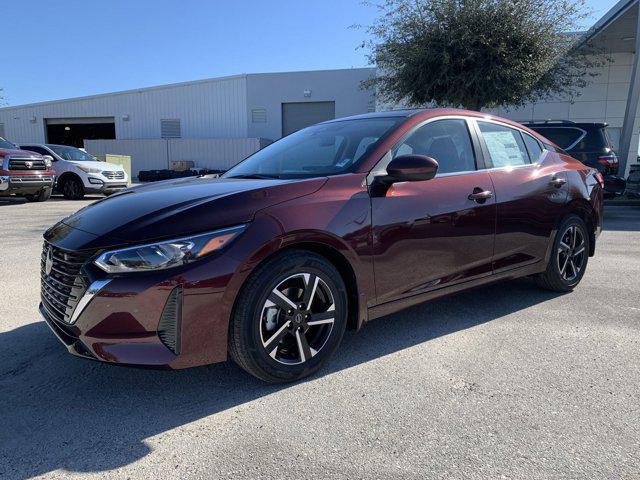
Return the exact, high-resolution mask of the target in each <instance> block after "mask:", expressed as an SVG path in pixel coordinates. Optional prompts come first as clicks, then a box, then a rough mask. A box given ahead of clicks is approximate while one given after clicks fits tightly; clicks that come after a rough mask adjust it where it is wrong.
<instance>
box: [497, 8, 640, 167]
mask: <svg viewBox="0 0 640 480" xmlns="http://www.w3.org/2000/svg"><path fill="white" fill-rule="evenodd" d="M637 32H638V0H621V1H619V2H618V3H617V4H615V5H614V6H613V7H612V8H611V9H610V10H609V11H608V12H607V13H606V14H605V15H604V16H603V17H602V18H601V19H600V20H599V21H598V22H596V24H595V25H594V26H593V27H592V28H591V29H590V30H589V31H588V32H587V37H588V38H589V39H590V40H591V41H593V42H594V44H596V45H597V46H599V47H602V48H603V49H604V51H605V52H606V53H608V54H609V55H610V56H611V58H612V60H613V62H612V63H608V64H607V65H605V66H604V67H602V68H599V69H598V70H597V73H598V76H596V77H594V78H593V79H592V80H591V82H592V83H591V84H590V85H588V86H587V87H586V88H584V89H583V90H582V92H581V95H580V96H579V97H577V98H576V99H574V101H573V102H571V101H570V100H569V99H566V98H565V99H563V98H558V99H552V100H544V101H540V102H536V103H533V104H529V105H525V106H524V107H522V108H518V109H509V108H500V109H495V110H492V111H491V113H495V114H496V115H500V116H503V117H507V118H510V119H512V120H516V121H535V120H548V119H558V120H571V121H575V122H606V123H608V124H609V127H608V131H609V134H610V136H611V139H612V141H613V142H614V147H615V149H616V151H617V152H618V155H619V157H620V159H621V162H622V161H623V159H626V170H627V172H628V171H629V165H630V164H635V163H636V161H637V160H636V159H637V156H638V141H639V139H640V136H639V129H640V122H639V120H640V115H639V112H638V94H639V91H640V76H639V75H636V74H635V73H634V72H635V71H636V70H637V68H638V60H639V58H640V57H639V56H638V55H636V54H635V52H637V51H638V48H639V46H640V43H639V41H640V36H639V35H638V33H637ZM625 117H626V118H625ZM625 177H626V175H625Z"/></svg>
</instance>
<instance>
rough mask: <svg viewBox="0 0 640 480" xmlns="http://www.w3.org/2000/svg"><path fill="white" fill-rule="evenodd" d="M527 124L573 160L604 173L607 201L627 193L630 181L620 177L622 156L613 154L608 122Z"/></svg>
mask: <svg viewBox="0 0 640 480" xmlns="http://www.w3.org/2000/svg"><path fill="white" fill-rule="evenodd" d="M523 125H526V126H527V127H529V128H530V129H532V130H535V131H536V132H538V133H540V135H542V136H544V137H546V138H548V139H549V140H551V141H552V142H553V143H555V144H556V145H558V146H559V147H560V148H562V149H563V150H564V151H565V152H567V154H569V155H571V156H572V157H573V158H576V159H578V160H580V161H581V162H582V163H584V164H585V165H587V166H589V167H592V168H595V169H597V170H598V171H599V172H600V173H602V176H603V177H604V190H605V198H612V197H615V196H616V195H622V194H623V193H624V191H625V189H626V182H625V180H624V178H623V177H620V176H618V157H617V156H616V154H615V152H614V151H613V144H612V142H611V138H609V134H608V133H607V124H606V123H575V122H571V121H569V120H546V121H544V122H531V123H524V124H523Z"/></svg>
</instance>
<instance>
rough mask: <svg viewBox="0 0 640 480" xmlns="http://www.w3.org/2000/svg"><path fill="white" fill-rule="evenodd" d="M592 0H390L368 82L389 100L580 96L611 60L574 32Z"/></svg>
mask: <svg viewBox="0 0 640 480" xmlns="http://www.w3.org/2000/svg"><path fill="white" fill-rule="evenodd" d="M584 1H585V0H386V1H385V2H383V3H378V4H373V5H375V6H377V7H378V8H379V9H380V12H381V15H380V16H379V17H378V18H377V19H376V20H375V21H374V22H373V24H372V25H370V26H369V27H368V28H367V33H368V34H369V37H370V40H368V41H366V42H364V43H363V46H364V47H368V48H369V55H368V56H369V61H370V62H371V63H372V64H375V65H377V67H378V75H377V76H376V77H375V78H371V79H369V80H367V81H366V82H364V85H363V86H364V87H366V88H372V87H375V88H376V89H377V92H378V95H379V96H380V97H381V98H382V99H383V100H385V101H389V102H393V103H400V102H402V103H405V104H408V105H412V106H424V105H438V106H462V107H464V108H468V109H471V110H480V109H481V108H483V107H496V106H501V105H516V106H517V105H522V104H523V103H526V102H530V101H535V100H537V99H540V98H544V97H552V96H558V95H561V96H564V97H569V98H574V97H575V96H576V95H579V91H580V89H581V88H583V87H584V86H586V85H587V84H588V83H589V81H590V80H591V78H592V77H593V76H595V74H594V73H593V69H594V67H598V66H601V65H603V64H604V63H606V62H607V61H608V58H607V57H605V56H604V55H603V54H602V53H601V52H599V51H598V50H597V49H595V48H594V47H593V46H591V45H588V44H587V43H585V42H584V36H583V35H580V34H576V33H570V32H575V31H577V30H579V27H580V25H581V24H582V21H583V20H584V19H585V18H586V16H587V15H588V12H587V11H586V10H585V8H584Z"/></svg>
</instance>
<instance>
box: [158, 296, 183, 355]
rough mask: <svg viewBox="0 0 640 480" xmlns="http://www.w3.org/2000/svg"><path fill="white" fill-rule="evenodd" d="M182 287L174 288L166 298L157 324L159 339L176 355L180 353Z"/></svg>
mask: <svg viewBox="0 0 640 480" xmlns="http://www.w3.org/2000/svg"><path fill="white" fill-rule="evenodd" d="M181 324H182V287H181V286H178V287H176V288H174V289H173V290H172V291H171V293H170V294H169V298H167V303H165V305H164V309H163V310H162V316H161V317H160V323H159V324H158V337H159V338H160V341H161V342H162V343H163V344H164V346H165V347H167V348H168V349H169V350H171V351H172V352H173V353H175V354H176V355H180V330H181V327H182V325H181Z"/></svg>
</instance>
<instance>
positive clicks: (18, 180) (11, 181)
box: [0, 174, 56, 195]
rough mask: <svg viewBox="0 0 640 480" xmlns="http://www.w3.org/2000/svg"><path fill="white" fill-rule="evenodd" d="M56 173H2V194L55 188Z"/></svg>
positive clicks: (0, 185) (0, 182) (0, 193)
mask: <svg viewBox="0 0 640 480" xmlns="http://www.w3.org/2000/svg"><path fill="white" fill-rule="evenodd" d="M55 178H56V177H55V175H25V174H21V175H15V174H14V175H0V195H13V194H17V195H30V194H34V193H37V192H39V191H40V190H42V189H43V188H53V186H54V185H55Z"/></svg>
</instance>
